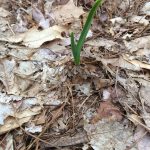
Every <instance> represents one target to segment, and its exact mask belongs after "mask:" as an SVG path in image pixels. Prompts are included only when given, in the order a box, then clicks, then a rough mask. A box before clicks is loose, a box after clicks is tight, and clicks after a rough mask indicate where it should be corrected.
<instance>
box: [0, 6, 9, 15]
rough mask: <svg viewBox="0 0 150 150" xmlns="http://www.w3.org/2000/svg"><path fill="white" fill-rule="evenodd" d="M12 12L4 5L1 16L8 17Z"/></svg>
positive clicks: (1, 8) (0, 12) (0, 8)
mask: <svg viewBox="0 0 150 150" xmlns="http://www.w3.org/2000/svg"><path fill="white" fill-rule="evenodd" d="M10 15H11V13H10V12H9V11H7V10H5V9H4V8H3V7H0V17H8V16H10Z"/></svg>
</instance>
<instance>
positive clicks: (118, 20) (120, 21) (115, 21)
mask: <svg viewBox="0 0 150 150" xmlns="http://www.w3.org/2000/svg"><path fill="white" fill-rule="evenodd" d="M110 21H111V23H112V24H113V25H115V24H118V25H121V24H125V22H126V20H125V19H123V18H121V17H116V18H113V19H110Z"/></svg>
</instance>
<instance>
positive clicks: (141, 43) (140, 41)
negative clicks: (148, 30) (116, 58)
mask: <svg viewBox="0 0 150 150" xmlns="http://www.w3.org/2000/svg"><path fill="white" fill-rule="evenodd" d="M149 41H150V36H142V37H139V38H136V39H134V40H131V41H124V44H125V46H126V48H127V49H128V50H129V51H130V52H135V51H137V50H140V49H149V48H150V42H149Z"/></svg>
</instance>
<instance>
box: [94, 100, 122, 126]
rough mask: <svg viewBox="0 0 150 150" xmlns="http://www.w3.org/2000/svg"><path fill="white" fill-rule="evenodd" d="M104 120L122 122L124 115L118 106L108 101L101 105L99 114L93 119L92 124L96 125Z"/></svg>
mask: <svg viewBox="0 0 150 150" xmlns="http://www.w3.org/2000/svg"><path fill="white" fill-rule="evenodd" d="M103 118H107V119H110V120H117V121H120V120H121V119H122V115H121V112H120V110H119V109H118V108H117V107H116V106H114V105H113V104H112V103H111V102H110V101H106V102H101V103H100V107H99V108H98V110H97V114H96V115H95V116H94V117H93V119H92V121H91V122H92V123H94V124H95V123H96V122H98V121H99V120H101V119H103Z"/></svg>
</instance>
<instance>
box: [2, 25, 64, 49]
mask: <svg viewBox="0 0 150 150" xmlns="http://www.w3.org/2000/svg"><path fill="white" fill-rule="evenodd" d="M64 31H66V28H65V27H61V26H53V27H50V28H47V29H45V30H42V31H39V30H37V29H36V28H32V29H30V30H29V31H27V32H26V33H22V34H16V35H14V36H11V37H1V38H0V40H1V41H8V42H11V43H19V42H22V43H23V45H25V46H28V47H30V48H38V47H40V46H41V45H42V44H43V43H44V42H47V41H52V40H54V39H62V36H61V33H62V32H64Z"/></svg>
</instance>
